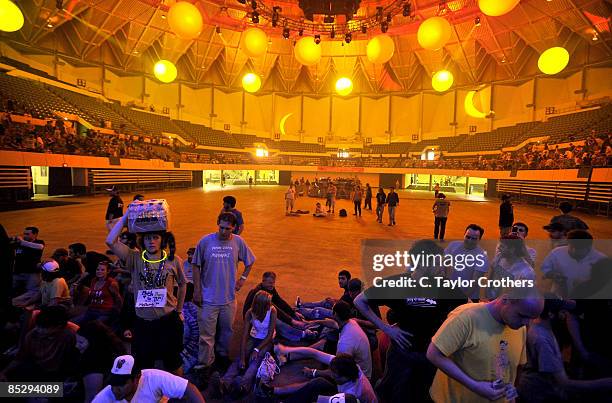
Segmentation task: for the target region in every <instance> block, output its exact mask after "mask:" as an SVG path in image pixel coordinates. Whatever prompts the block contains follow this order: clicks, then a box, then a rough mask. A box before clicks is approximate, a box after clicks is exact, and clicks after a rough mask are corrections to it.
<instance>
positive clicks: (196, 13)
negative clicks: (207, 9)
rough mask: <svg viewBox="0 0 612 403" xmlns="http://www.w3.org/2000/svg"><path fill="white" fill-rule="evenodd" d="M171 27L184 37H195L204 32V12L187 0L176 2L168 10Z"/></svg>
mask: <svg viewBox="0 0 612 403" xmlns="http://www.w3.org/2000/svg"><path fill="white" fill-rule="evenodd" d="M168 24H169V25H170V29H172V32H174V33H175V34H176V35H177V36H179V37H180V38H182V39H195V38H197V37H198V36H199V35H200V33H201V32H202V27H203V25H204V23H203V22H202V14H200V10H198V8H197V7H196V6H194V5H193V4H191V3H187V2H186V1H179V2H177V3H174V5H173V6H172V7H170V11H168Z"/></svg>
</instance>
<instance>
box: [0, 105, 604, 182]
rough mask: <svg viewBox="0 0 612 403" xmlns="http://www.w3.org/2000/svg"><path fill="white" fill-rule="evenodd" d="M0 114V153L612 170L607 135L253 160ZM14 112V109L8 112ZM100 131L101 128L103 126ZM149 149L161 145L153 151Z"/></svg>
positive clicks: (195, 160) (225, 161)
mask: <svg viewBox="0 0 612 403" xmlns="http://www.w3.org/2000/svg"><path fill="white" fill-rule="evenodd" d="M4 110H5V111H7V112H0V148H1V149H7V150H17V151H29V152H43V153H58V154H76V155H98V156H112V157H119V158H135V159H153V158H155V159H162V160H165V161H175V162H177V161H181V162H191V163H210V164H242V163H278V164H289V165H326V166H336V167H356V166H376V167H383V168H397V167H405V168H436V169H474V167H477V169H479V170H512V169H570V168H578V167H582V166H593V167H602V166H611V165H612V144H611V142H612V133H596V132H595V131H592V132H591V133H590V135H589V136H587V138H586V140H584V141H581V142H580V143H581V145H575V144H573V143H569V145H567V146H564V147H563V148H560V146H559V145H555V146H553V145H549V144H548V143H544V144H540V143H534V144H533V145H530V146H526V147H525V148H524V149H522V150H518V151H514V152H502V153H501V154H499V155H495V156H488V157H485V156H482V155H479V156H478V157H467V158H466V157H462V158H458V157H448V158H447V157H446V156H444V154H443V153H440V155H439V156H438V157H437V158H436V159H435V160H422V159H419V158H417V157H415V156H413V157H409V156H408V155H407V154H406V156H403V155H402V154H400V158H385V157H383V156H382V155H381V156H380V158H376V157H372V156H371V155H370V156H363V157H359V158H332V157H316V158H314V157H309V159H306V158H307V157H299V156H286V155H280V156H274V157H268V158H264V159H262V158H255V157H253V156H251V155H250V154H245V153H231V152H213V151H210V150H196V148H197V146H196V143H191V144H190V145H189V146H187V147H185V146H179V143H178V142H177V141H176V140H173V141H172V143H168V142H167V140H165V139H161V138H158V137H151V138H148V140H147V142H145V141H144V137H143V136H140V137H139V136H130V135H123V134H114V135H111V134H103V133H100V132H99V131H95V130H88V131H87V132H86V133H85V134H77V133H76V130H75V128H74V127H73V125H72V123H69V124H65V122H64V121H63V120H62V119H58V120H55V121H54V120H48V121H47V125H46V126H44V127H41V126H34V125H32V124H18V123H13V122H12V121H11V114H10V113H8V111H9V110H10V109H8V106H7V102H4ZM13 110H14V108H13ZM102 127H104V125H102ZM153 145H157V146H160V147H159V148H154V147H153Z"/></svg>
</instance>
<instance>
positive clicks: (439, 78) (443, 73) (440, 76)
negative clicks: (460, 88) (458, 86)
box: [431, 70, 454, 92]
mask: <svg viewBox="0 0 612 403" xmlns="http://www.w3.org/2000/svg"><path fill="white" fill-rule="evenodd" d="M453 80H454V78H453V73H451V72H450V71H448V70H440V71H438V72H436V74H434V75H433V77H431V86H432V87H433V89H434V90H436V91H438V92H444V91H446V90H448V89H449V88H450V87H451V86H452V85H453Z"/></svg>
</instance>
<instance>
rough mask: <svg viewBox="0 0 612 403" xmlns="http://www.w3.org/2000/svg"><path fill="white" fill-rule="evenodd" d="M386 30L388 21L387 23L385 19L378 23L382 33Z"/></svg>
mask: <svg viewBox="0 0 612 403" xmlns="http://www.w3.org/2000/svg"><path fill="white" fill-rule="evenodd" d="M388 30H389V23H388V22H386V21H383V22H382V23H381V24H380V31H381V32H382V33H383V34H385V33H387V31H388Z"/></svg>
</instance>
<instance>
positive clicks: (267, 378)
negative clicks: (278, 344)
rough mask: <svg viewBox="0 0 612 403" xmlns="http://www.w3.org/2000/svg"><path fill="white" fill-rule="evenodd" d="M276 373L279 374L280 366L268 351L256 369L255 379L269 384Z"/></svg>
mask: <svg viewBox="0 0 612 403" xmlns="http://www.w3.org/2000/svg"><path fill="white" fill-rule="evenodd" d="M278 374H280V368H279V367H278V365H277V364H276V360H275V359H274V357H272V355H271V354H270V353H266V355H265V357H264V359H263V360H262V361H261V364H259V368H258V369H257V381H258V382H263V383H266V384H270V383H271V382H272V381H273V380H274V377H275V376H276V375H278Z"/></svg>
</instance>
